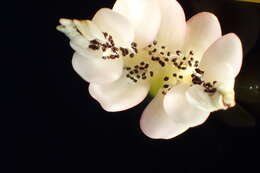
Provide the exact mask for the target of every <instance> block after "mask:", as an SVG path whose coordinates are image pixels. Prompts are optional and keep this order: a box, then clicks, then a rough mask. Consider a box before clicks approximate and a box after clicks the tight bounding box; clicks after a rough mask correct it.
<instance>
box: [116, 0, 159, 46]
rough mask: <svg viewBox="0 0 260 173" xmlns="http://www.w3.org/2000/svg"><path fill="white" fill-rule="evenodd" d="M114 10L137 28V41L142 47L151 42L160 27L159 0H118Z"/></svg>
mask: <svg viewBox="0 0 260 173" xmlns="http://www.w3.org/2000/svg"><path fill="white" fill-rule="evenodd" d="M113 10H114V11H116V12H118V13H120V14H122V15H123V16H125V17H126V18H127V19H128V20H129V21H130V23H131V24H132V25H133V27H134V29H135V42H137V43H138V45H139V46H138V47H139V48H142V47H145V46H147V45H148V44H149V43H151V42H152V41H153V40H154V39H155V37H156V35H157V32H158V30H159V27H160V20H161V14H160V8H159V4H158V2H157V0H117V1H116V3H115V5H114V7H113Z"/></svg>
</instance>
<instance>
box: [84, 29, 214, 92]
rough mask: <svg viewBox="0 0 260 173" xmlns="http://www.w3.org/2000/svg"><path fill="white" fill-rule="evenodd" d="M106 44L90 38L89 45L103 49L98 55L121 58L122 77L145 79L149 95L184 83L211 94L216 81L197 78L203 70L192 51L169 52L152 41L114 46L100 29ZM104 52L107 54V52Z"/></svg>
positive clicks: (108, 36)
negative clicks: (142, 44) (198, 86)
mask: <svg viewBox="0 0 260 173" xmlns="http://www.w3.org/2000/svg"><path fill="white" fill-rule="evenodd" d="M103 34H104V37H105V39H106V40H107V42H106V43H100V42H99V41H98V40H91V41H90V45H89V48H90V49H93V50H99V49H101V50H102V51H103V52H104V55H105V56H103V57H102V58H103V59H105V60H113V59H116V58H120V57H121V58H123V61H124V70H125V73H124V74H125V76H126V77H127V78H129V79H130V80H132V81H133V82H136V83H137V82H139V81H142V80H149V82H150V84H151V88H150V94H151V95H152V96H155V95H156V94H157V93H158V91H159V89H160V88H162V90H161V92H162V94H164V95H165V94H166V93H167V92H168V91H169V90H170V89H171V88H172V87H173V86H174V85H175V84H177V83H180V82H181V83H187V84H190V85H193V84H197V85H202V86H203V87H204V88H205V90H204V91H205V92H207V93H215V92H216V88H215V87H214V85H215V84H216V81H213V82H212V83H210V82H207V83H206V82H204V81H202V79H201V77H202V75H203V74H204V71H202V70H200V69H199V68H198V66H199V61H198V60H196V58H194V57H195V54H194V51H193V50H190V51H189V52H188V54H183V53H182V51H181V50H177V51H176V52H171V51H169V50H168V49H167V47H166V46H164V45H161V44H159V43H158V42H157V41H154V42H153V43H152V44H150V45H148V46H147V47H145V48H142V49H138V45H137V43H135V42H133V43H132V44H131V48H123V47H117V46H115V43H114V41H113V38H112V36H111V35H109V34H108V33H106V32H104V33H103ZM107 52H108V53H107Z"/></svg>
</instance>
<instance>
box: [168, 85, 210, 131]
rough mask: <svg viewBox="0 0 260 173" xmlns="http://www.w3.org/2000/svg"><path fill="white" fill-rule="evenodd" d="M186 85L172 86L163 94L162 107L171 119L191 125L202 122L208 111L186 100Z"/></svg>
mask: <svg viewBox="0 0 260 173" xmlns="http://www.w3.org/2000/svg"><path fill="white" fill-rule="evenodd" d="M188 87H189V85H185V84H180V85H177V86H175V87H173V88H172V89H171V90H170V91H169V92H168V93H167V95H166V96H165V98H164V102H163V107H164V109H165V112H166V113H167V114H168V115H169V116H170V117H171V118H172V120H174V121H175V122H178V123H183V124H187V126H189V127H193V126H197V125H200V124H202V123H204V122H205V121H206V119H207V118H208V116H209V114H210V112H209V111H204V110H201V109H198V108H197V107H195V106H194V105H192V104H190V103H189V102H188V100H187V99H186V97H185V92H186V90H187V89H188Z"/></svg>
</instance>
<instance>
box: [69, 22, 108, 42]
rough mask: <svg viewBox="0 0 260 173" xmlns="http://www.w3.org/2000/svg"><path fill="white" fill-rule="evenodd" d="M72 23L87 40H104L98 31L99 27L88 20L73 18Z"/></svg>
mask: <svg viewBox="0 0 260 173" xmlns="http://www.w3.org/2000/svg"><path fill="white" fill-rule="evenodd" d="M73 23H74V24H75V26H76V27H77V29H78V30H79V31H80V33H82V34H83V36H84V37H85V38H87V39H88V40H94V39H99V40H104V39H105V38H104V35H103V34H102V32H101V31H100V29H99V28H98V27H97V26H96V25H95V24H94V23H93V22H91V21H90V20H76V19H74V20H73Z"/></svg>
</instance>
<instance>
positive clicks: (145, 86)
mask: <svg viewBox="0 0 260 173" xmlns="http://www.w3.org/2000/svg"><path fill="white" fill-rule="evenodd" d="M149 88H150V85H149V83H148V82H147V81H145V82H138V83H134V82H133V81H131V80H130V79H128V78H126V77H124V76H123V77H121V78H120V79H119V80H117V81H115V82H113V83H110V84H105V85H97V84H92V83H91V84H90V85H89V93H90V95H91V96H92V97H93V98H94V99H96V100H97V101H98V102H99V103H100V104H101V106H102V107H103V109H105V110H106V111H108V112H117V111H123V110H126V109H129V108H132V107H134V106H136V105H137V104H139V103H140V102H142V101H143V100H144V99H145V97H146V96H147V94H148V91H149Z"/></svg>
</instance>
